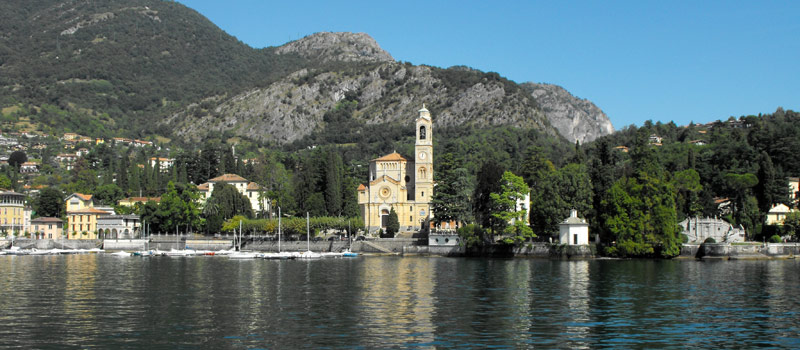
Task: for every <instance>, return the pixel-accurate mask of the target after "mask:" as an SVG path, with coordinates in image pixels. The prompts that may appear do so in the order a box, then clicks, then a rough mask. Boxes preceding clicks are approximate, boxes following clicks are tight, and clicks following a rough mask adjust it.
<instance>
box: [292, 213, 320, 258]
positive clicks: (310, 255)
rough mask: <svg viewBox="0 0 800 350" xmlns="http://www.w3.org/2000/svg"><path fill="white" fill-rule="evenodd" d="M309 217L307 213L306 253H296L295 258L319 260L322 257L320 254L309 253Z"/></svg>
mask: <svg viewBox="0 0 800 350" xmlns="http://www.w3.org/2000/svg"><path fill="white" fill-rule="evenodd" d="M310 222H311V217H310V216H309V214H308V212H306V249H307V250H306V251H304V252H300V253H297V254H296V255H295V257H296V258H297V259H319V258H321V257H322V254H320V253H315V252H312V251H311V223H310Z"/></svg>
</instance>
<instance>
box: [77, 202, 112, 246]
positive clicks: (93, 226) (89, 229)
mask: <svg viewBox="0 0 800 350" xmlns="http://www.w3.org/2000/svg"><path fill="white" fill-rule="evenodd" d="M102 215H111V213H109V212H107V211H104V210H100V209H95V208H86V209H81V210H76V211H72V212H67V221H68V224H67V230H66V231H67V239H97V217H98V216H102Z"/></svg>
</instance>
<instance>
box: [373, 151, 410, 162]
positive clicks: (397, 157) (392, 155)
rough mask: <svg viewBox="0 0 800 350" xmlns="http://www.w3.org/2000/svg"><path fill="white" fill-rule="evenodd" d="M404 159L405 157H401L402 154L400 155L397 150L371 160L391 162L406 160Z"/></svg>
mask: <svg viewBox="0 0 800 350" xmlns="http://www.w3.org/2000/svg"><path fill="white" fill-rule="evenodd" d="M406 160H407V159H405V158H403V156H401V155H400V153H397V152H393V153H390V154H387V155H385V156H383V157H380V158H378V159H373V161H381V162H382V161H387V162H391V161H406Z"/></svg>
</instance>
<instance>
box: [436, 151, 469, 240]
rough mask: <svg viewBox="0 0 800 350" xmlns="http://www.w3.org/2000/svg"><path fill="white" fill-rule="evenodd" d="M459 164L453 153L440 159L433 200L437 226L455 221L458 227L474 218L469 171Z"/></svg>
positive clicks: (446, 154)
mask: <svg viewBox="0 0 800 350" xmlns="http://www.w3.org/2000/svg"><path fill="white" fill-rule="evenodd" d="M459 163H460V162H458V161H456V159H455V155H454V154H452V153H445V154H443V155H442V156H440V157H439V162H438V163H437V164H439V169H438V170H436V173H437V174H438V176H437V178H438V180H437V183H436V192H434V194H433V198H432V199H431V211H432V212H433V213H435V215H434V217H433V220H434V222H435V223H437V224H440V223H443V222H450V221H454V222H455V223H456V225H458V224H460V223H464V222H468V221H470V219H471V217H472V207H471V205H470V204H471V198H470V192H471V191H470V189H471V187H472V186H471V183H470V176H469V172H468V171H467V169H464V168H461V167H458V165H459Z"/></svg>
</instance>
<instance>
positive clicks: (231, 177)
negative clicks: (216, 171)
mask: <svg viewBox="0 0 800 350" xmlns="http://www.w3.org/2000/svg"><path fill="white" fill-rule="evenodd" d="M208 182H247V179H245V178H243V177H241V176H239V175H236V174H223V175H220V176H217V177H215V178H213V179H211V180H208Z"/></svg>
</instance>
